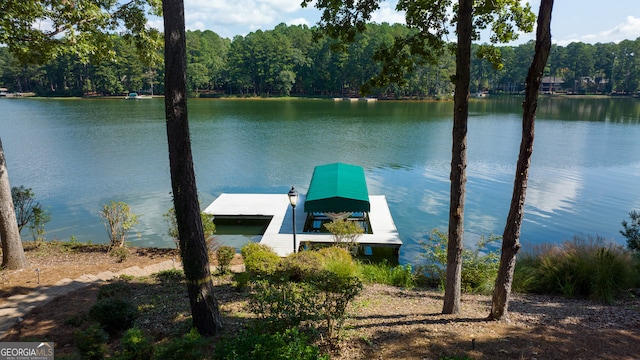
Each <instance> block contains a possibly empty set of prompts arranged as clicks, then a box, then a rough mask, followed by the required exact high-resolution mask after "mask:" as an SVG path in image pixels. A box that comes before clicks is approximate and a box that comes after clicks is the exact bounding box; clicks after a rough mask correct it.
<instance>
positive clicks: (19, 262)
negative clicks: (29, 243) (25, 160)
mask: <svg viewBox="0 0 640 360" xmlns="http://www.w3.org/2000/svg"><path fill="white" fill-rule="evenodd" d="M0 239H1V241H2V266H0V269H9V270H16V269H22V268H25V267H27V265H28V263H27V257H26V256H25V255H24V249H23V248H22V239H21V238H20V231H19V230H18V220H16V212H15V209H14V208H13V199H12V198H11V185H10V184H9V173H8V172H7V163H6V160H5V158H4V149H3V148H2V140H0Z"/></svg>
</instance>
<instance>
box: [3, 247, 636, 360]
mask: <svg viewBox="0 0 640 360" xmlns="http://www.w3.org/2000/svg"><path fill="white" fill-rule="evenodd" d="M67 255H68V256H66V255H64V254H60V253H58V254H56V253H54V252H53V251H49V252H44V253H43V252H42V251H37V250H35V251H34V250H30V251H28V252H27V256H28V258H29V261H30V267H29V268H28V269H24V270H21V271H7V270H4V271H2V272H0V285H1V288H0V293H1V294H2V298H5V297H7V296H9V295H11V294H15V293H24V292H26V291H30V290H31V289H33V288H34V287H35V286H38V285H37V283H36V282H37V279H36V274H35V269H36V268H39V269H40V285H48V284H53V283H55V282H56V281H58V280H60V279H62V278H65V277H68V278H74V277H77V276H79V275H81V274H86V273H93V274H97V273H99V272H101V271H106V270H110V271H117V270H120V269H123V268H126V267H130V266H135V265H137V266H140V267H143V266H145V265H148V264H151V263H156V262H161V261H164V260H166V259H170V258H171V257H172V256H173V252H172V251H170V250H157V249H131V250H130V256H129V257H128V259H127V260H126V262H124V263H116V262H115V261H114V259H113V258H111V257H110V256H108V255H106V254H105V253H104V252H102V251H97V250H96V251H84V252H73V253H70V254H67ZM98 287H99V285H92V286H89V287H87V288H84V289H81V290H78V291H75V292H73V293H70V294H69V295H66V296H63V297H60V298H57V299H55V300H54V301H52V302H51V303H49V304H47V305H45V306H43V307H40V308H37V309H35V310H34V311H33V312H32V313H30V314H29V315H27V316H26V317H25V319H24V321H23V322H21V323H20V324H18V325H16V326H14V327H13V328H12V329H11V330H9V331H8V332H7V333H6V334H5V336H4V338H3V339H2V341H17V340H23V341H37V340H47V341H54V342H56V351H58V348H59V347H60V348H64V347H65V346H66V347H68V346H69V345H70V344H69V342H70V340H69V333H68V332H65V328H66V327H68V326H66V325H65V322H68V319H70V318H72V317H73V316H76V315H78V314H79V313H81V312H86V311H87V310H88V309H89V308H90V306H91V305H92V304H93V302H94V301H95V298H96V295H97V291H98ZM217 291H218V292H217V296H218V298H219V300H220V303H221V307H222V311H223V313H224V314H225V320H226V321H227V324H233V323H234V322H235V323H237V319H239V318H242V317H246V313H247V310H246V307H245V305H246V301H245V300H246V299H244V298H243V295H242V293H239V292H238V291H236V290H234V289H233V288H232V287H230V286H218V287H217ZM185 292H186V291H185ZM185 296H186V294H185ZM442 297H443V294H442V293H440V292H438V291H434V290H430V289H412V290H407V289H399V288H394V287H389V286H383V285H371V286H366V287H365V289H364V290H363V292H362V294H361V295H359V296H358V297H357V298H356V300H355V301H354V303H353V306H352V308H351V309H350V317H349V319H348V320H347V321H346V324H345V325H346V326H345V331H344V333H343V335H342V340H341V341H340V342H339V343H338V344H337V345H336V346H333V347H331V348H329V347H324V348H323V349H324V350H325V351H329V352H330V353H331V358H332V359H340V360H347V359H367V360H369V359H421V360H426V359H434V360H435V359H440V358H446V357H450V358H451V357H458V358H463V357H467V358H471V359H531V360H533V359H537V360H543V359H640V299H638V298H637V297H635V296H633V295H632V294H628V296H626V297H625V298H624V300H621V301H619V302H618V303H617V304H615V305H611V306H608V305H603V304H600V303H596V302H592V301H589V300H571V299H565V298H561V297H549V296H539V295H521V294H516V295H514V297H513V298H512V300H511V303H510V307H509V308H510V321H508V322H494V321H486V320H485V319H486V316H487V315H488V313H489V307H490V297H489V296H482V295H469V294H466V295H463V299H462V310H461V313H460V314H459V315H456V316H452V315H442V314H440V312H441V310H442ZM182 298H184V299H185V301H184V303H185V304H184V306H185V309H186V308H188V301H186V298H185V297H182ZM1 305H2V302H1V300H0V306H1ZM227 331H229V332H234V331H237V326H229V327H228V328H227Z"/></svg>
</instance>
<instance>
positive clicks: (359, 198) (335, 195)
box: [304, 163, 371, 213]
mask: <svg viewBox="0 0 640 360" xmlns="http://www.w3.org/2000/svg"><path fill="white" fill-rule="evenodd" d="M370 209H371V205H370V204H369V192H368V191H367V182H366V180H365V178H364V169H363V168H362V167H360V166H356V165H349V164H343V163H335V164H328V165H318V166H316V168H315V169H314V170H313V176H312V178H311V184H310V185H309V191H308V193H307V200H306V201H305V203H304V211H305V212H307V213H311V212H322V213H340V212H369V211H370Z"/></svg>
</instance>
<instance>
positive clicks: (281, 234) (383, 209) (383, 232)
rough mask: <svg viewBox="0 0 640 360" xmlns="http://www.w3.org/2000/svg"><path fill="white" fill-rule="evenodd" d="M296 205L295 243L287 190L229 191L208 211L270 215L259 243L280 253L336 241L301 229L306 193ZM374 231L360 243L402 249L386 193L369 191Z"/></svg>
mask: <svg viewBox="0 0 640 360" xmlns="http://www.w3.org/2000/svg"><path fill="white" fill-rule="evenodd" d="M299 196H300V198H299V201H298V205H297V206H296V209H295V211H296V244H294V243H293V220H292V217H293V213H292V208H291V205H289V197H288V196H287V194H229V193H223V194H221V195H220V196H219V197H218V198H216V199H215V200H214V201H213V202H212V203H211V204H210V205H209V206H207V208H206V209H205V210H204V212H205V213H208V214H212V215H214V216H225V217H237V218H238V219H242V218H247V219H251V218H256V217H259V218H271V221H270V222H269V225H268V226H267V228H266V230H265V232H264V234H263V235H262V236H261V237H260V243H261V244H265V245H268V246H269V247H271V248H272V249H273V250H274V251H275V252H276V253H277V254H278V255H279V256H283V257H284V256H287V255H289V254H291V253H292V252H293V250H294V248H296V249H298V248H299V246H300V244H304V243H307V242H309V243H333V242H334V239H333V236H332V235H331V234H326V233H316V232H313V233H305V232H300V231H301V230H302V229H303V228H304V222H305V219H306V213H305V212H304V202H305V199H306V196H305V195H303V194H300V195H299ZM369 201H370V203H371V211H370V212H369V219H370V222H371V230H372V233H371V234H362V235H361V236H360V237H359V239H358V244H359V245H363V246H372V247H382V246H384V247H392V248H396V249H399V248H400V246H401V245H402V240H401V239H400V235H399V234H398V229H397V228H396V225H395V223H394V221H393V218H392V216H391V211H390V210H389V205H388V204H387V199H386V197H385V196H384V195H370V196H369Z"/></svg>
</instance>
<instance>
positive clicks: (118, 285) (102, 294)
mask: <svg viewBox="0 0 640 360" xmlns="http://www.w3.org/2000/svg"><path fill="white" fill-rule="evenodd" d="M130 295H131V286H130V285H129V284H127V283H126V282H124V281H117V280H116V281H113V282H110V283H108V284H106V285H102V286H101V287H100V290H98V300H102V299H106V298H114V297H117V298H126V297H129V296H130Z"/></svg>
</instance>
